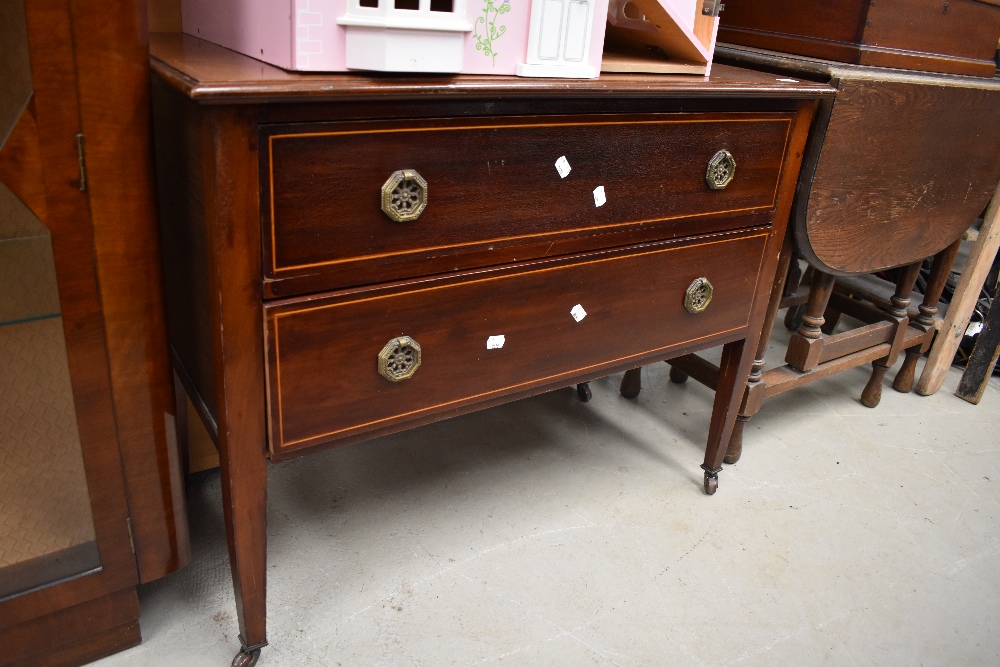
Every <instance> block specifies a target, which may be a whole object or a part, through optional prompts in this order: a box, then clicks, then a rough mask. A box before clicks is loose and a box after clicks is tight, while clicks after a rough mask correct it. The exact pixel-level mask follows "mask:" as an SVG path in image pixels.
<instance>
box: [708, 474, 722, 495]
mask: <svg viewBox="0 0 1000 667" xmlns="http://www.w3.org/2000/svg"><path fill="white" fill-rule="evenodd" d="M718 490H719V476H718V475H713V474H711V473H709V472H706V473H705V493H707V494H708V495H710V496H711V495H713V494H715V492H716V491H718Z"/></svg>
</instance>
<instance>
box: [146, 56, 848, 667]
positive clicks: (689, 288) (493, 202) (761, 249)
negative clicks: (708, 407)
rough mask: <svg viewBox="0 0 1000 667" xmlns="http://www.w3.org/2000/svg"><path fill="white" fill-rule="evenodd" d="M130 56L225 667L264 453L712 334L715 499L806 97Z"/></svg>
mask: <svg viewBox="0 0 1000 667" xmlns="http://www.w3.org/2000/svg"><path fill="white" fill-rule="evenodd" d="M152 54H153V58H154V60H153V63H154V72H155V74H156V76H155V77H154V106H155V110H156V113H155V125H156V136H157V140H156V148H157V161H158V177H159V185H160V187H159V192H160V201H161V221H162V227H163V238H164V250H165V253H166V264H167V282H168V313H169V318H168V319H169V326H170V332H171V344H172V347H173V353H174V361H175V364H176V368H177V370H178V374H179V375H180V376H181V377H182V378H183V380H184V385H185V387H186V389H187V391H188V393H189V394H190V395H191V397H192V399H193V403H194V404H195V405H196V406H197V408H198V410H199V412H200V414H201V416H202V418H203V420H204V421H205V423H206V424H207V425H208V428H209V430H210V431H211V432H212V434H213V436H214V437H215V438H216V441H217V444H218V446H219V450H220V458H221V468H222V479H223V494H224V505H223V506H224V509H225V520H226V527H227V537H228V541H229V548H230V564H231V566H232V571H233V583H234V586H235V589H236V600H237V607H238V611H239V624H240V637H241V643H242V649H241V652H240V654H238V655H237V657H236V659H235V661H234V664H250V663H252V662H253V661H255V660H256V658H257V656H258V655H259V650H260V648H261V647H262V646H264V645H265V644H266V640H265V631H264V618H265V603H264V599H265V579H266V568H265V560H266V546H265V505H266V465H267V459H268V458H269V459H270V460H271V461H282V460H286V459H291V458H293V457H296V456H299V455H302V454H306V453H309V452H313V451H316V450H318V449H321V448H326V447H331V446H335V445H342V444H346V443H350V442H356V441H360V440H365V439H369V438H372V437H375V436H378V435H382V434H387V433H391V432H394V431H399V430H402V429H406V428H411V427H414V426H417V425H420V424H424V423H427V422H431V421H434V420H438V419H443V418H446V417H450V416H453V415H457V414H461V413H463V412H468V411H470V410H474V409H480V408H484V407H488V406H491V405H495V404H498V403H502V402H505V401H510V400H513V399H516V398H520V397H524V396H529V395H532V394H536V393H539V392H543V391H546V390H549V389H552V388H556V387H560V386H566V385H567V384H572V383H575V382H579V381H586V380H589V379H592V378H595V377H600V376H602V375H607V374H609V373H613V372H616V371H620V370H624V369H626V368H629V367H631V366H634V365H636V364H637V363H643V362H644V361H648V360H652V359H658V358H659V359H662V358H663V357H664V356H670V355H672V354H674V353H675V352H676V353H680V352H685V351H690V350H694V349H700V348H706V347H711V346H714V345H719V344H724V345H725V355H724V362H723V372H722V374H723V379H722V380H721V381H720V383H719V391H718V393H717V399H716V400H717V403H718V406H719V409H718V411H717V415H718V418H717V419H714V420H713V421H712V423H711V425H710V428H709V436H708V446H707V448H706V454H705V464H704V466H703V468H704V469H705V484H706V489H707V490H708V491H709V492H713V491H714V490H715V485H716V484H717V475H718V471H719V469H720V464H721V459H722V456H723V454H724V451H723V448H722V447H721V445H722V443H724V442H726V441H727V440H728V434H729V432H730V431H731V429H732V423H733V420H734V418H735V416H736V413H735V408H736V407H737V403H738V401H739V393H738V391H736V388H737V387H742V386H743V382H744V379H745V378H746V376H747V374H748V373H749V370H750V364H751V363H752V361H753V359H752V354H750V353H749V351H750V350H753V349H755V347H756V339H757V336H758V333H759V327H760V321H761V318H762V317H763V315H764V308H765V306H766V303H767V299H766V290H767V287H768V286H769V285H770V283H771V282H772V280H773V274H774V270H775V266H776V262H777V245H776V243H780V239H781V238H782V237H783V235H784V231H785V224H786V218H787V212H788V210H789V207H790V206H791V197H792V194H793V186H794V182H795V179H796V177H797V174H798V167H799V162H800V158H801V155H802V149H803V147H804V145H805V138H806V134H807V131H808V127H809V122H810V120H811V117H812V113H813V109H814V107H815V104H816V102H815V100H816V99H817V98H819V97H822V96H823V95H825V94H828V93H829V92H830V91H829V90H828V88H827V87H825V86H824V85H821V84H812V83H805V84H803V83H784V82H780V81H776V80H775V77H773V76H769V75H763V74H757V73H751V72H744V71H740V70H737V69H733V68H727V67H724V66H723V67H719V68H717V70H716V71H715V73H714V74H713V77H712V80H710V81H705V80H702V79H691V78H658V77H651V76H631V75H618V76H605V77H602V78H601V79H599V80H596V81H594V80H587V81H560V80H544V79H512V78H502V77H449V78H437V77H409V78H393V77H388V76H385V77H369V76H362V75H338V76H300V75H294V74H289V73H286V72H284V71H281V70H278V69H275V68H272V67H269V66H267V65H264V64H262V63H260V62H257V61H254V60H251V59H249V58H246V57H243V56H240V55H238V54H235V53H233V52H231V51H227V50H225V49H222V48H219V47H217V46H214V45H212V44H208V43H206V42H202V41H199V40H197V39H194V38H191V37H186V36H184V37H178V36H162V37H160V36H154V40H153V51H152ZM721 151H728V152H729V154H730V155H731V157H734V158H735V161H736V165H737V167H736V174H735V178H734V179H733V180H732V182H731V183H729V184H728V185H727V186H726V187H725V188H724V189H721V188H720V189H714V190H713V189H712V188H710V187H709V184H708V182H707V179H709V178H711V179H718V180H717V181H714V180H713V182H716V183H717V184H718V185H721V184H723V183H724V182H726V181H727V175H731V173H730V172H729V171H727V169H728V168H729V166H731V165H728V166H727V162H726V161H725V160H726V158H725V153H722V152H721ZM560 157H566V158H567V160H568V162H569V165H570V166H571V172H570V173H569V174H568V175H567V176H566V177H565V178H561V177H560V174H559V173H558V171H557V169H556V165H555V163H556V162H557V160H558V159H559V158H560ZM713 158H715V159H716V161H717V163H718V164H717V165H716V166H717V169H715V170H714V171H712V172H711V173H708V171H707V170H708V165H709V163H710V162H711V161H712V160H713ZM397 172H398V173H397ZM421 182H424V183H425V184H426V185H423V186H421ZM383 184H387V185H385V186H384V185H383ZM601 186H603V193H604V195H605V196H606V203H602V202H601V201H600V199H599V198H598V199H595V197H599V195H597V194H595V190H598V189H599V188H600V187H601ZM386 192H388V193H389V194H388V195H386V194H385V193H386ZM393 192H395V200H393V194H392V193H393ZM425 197H426V200H425V199H424V198H425ZM380 199H381V202H380ZM394 202H395V204H400V202H401V203H402V204H401V205H400V206H398V207H396V208H393V204H394ZM422 202H425V204H426V208H425V209H422V213H420V216H419V218H418V219H410V220H403V221H398V220H394V219H392V218H391V217H390V215H389V214H388V213H387V212H386V211H389V212H393V211H394V212H395V213H394V215H395V216H396V217H406V216H407V215H408V214H411V213H412V212H413V210H414V209H420V208H421V205H422ZM380 203H381V204H382V206H381V207H380ZM699 278H706V279H707V280H708V281H710V282H711V284H713V285H714V298H712V299H711V303H710V304H709V303H708V299H707V298H706V297H707V295H706V293H705V291H704V289H705V286H704V284H703V283H701V282H699V281H698V279H699ZM689 292H690V296H686V295H687V294H688V293H689ZM699 299H700V300H699ZM686 302H687V307H686V305H685V304H686ZM704 305H707V306H708V307H707V308H705V309H704V310H703V311H702V312H698V311H699V309H700V308H701V306H704ZM578 308H579V309H578ZM580 310H582V311H584V312H585V313H586V314H585V315H583V314H582V313H581V312H580ZM501 336H502V337H503V340H502V343H501V339H500V338H499V337H501ZM418 363H419V366H418V365H417V364H418ZM411 373H412V377H410V374H411Z"/></svg>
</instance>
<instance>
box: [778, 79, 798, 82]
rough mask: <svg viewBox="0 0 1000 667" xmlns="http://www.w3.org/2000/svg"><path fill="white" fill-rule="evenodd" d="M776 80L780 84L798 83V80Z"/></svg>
mask: <svg viewBox="0 0 1000 667" xmlns="http://www.w3.org/2000/svg"><path fill="white" fill-rule="evenodd" d="M776 80H777V81H780V82H782V83H798V82H799V80H798V79H776Z"/></svg>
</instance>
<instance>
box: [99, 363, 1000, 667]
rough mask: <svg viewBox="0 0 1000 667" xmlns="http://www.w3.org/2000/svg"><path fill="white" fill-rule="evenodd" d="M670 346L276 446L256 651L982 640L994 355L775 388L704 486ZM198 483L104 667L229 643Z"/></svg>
mask: <svg viewBox="0 0 1000 667" xmlns="http://www.w3.org/2000/svg"><path fill="white" fill-rule="evenodd" d="M780 354H781V353H780V350H779V351H777V352H776V355H777V357H778V359H776V361H779V360H780ZM667 370H668V369H667V366H666V365H665V364H657V365H656V366H654V367H650V368H647V369H646V370H645V371H644V376H643V381H644V384H645V386H644V388H643V392H642V394H641V396H640V397H639V398H638V399H637V400H635V401H629V400H626V399H623V398H621V397H620V396H619V395H618V391H617V387H618V381H619V380H620V375H619V376H613V377H611V378H606V379H604V380H600V381H597V382H594V383H592V388H593V393H594V398H593V401H591V402H590V403H588V404H582V403H579V402H578V401H577V399H576V393H575V391H574V390H573V389H571V388H567V389H565V390H561V391H556V392H552V393H549V394H546V395H542V396H538V397H535V398H532V399H528V400H523V401H519V402H516V403H512V404H508V405H505V406H502V407H499V408H495V409H491V410H487V411H484V412H480V413H476V414H472V415H468V416H465V417H461V418H457V419H453V420H450V421H446V422H440V423H437V424H432V425H430V426H426V427H423V428H420V429H417V430H414V431H410V432H407V433H402V434H398V435H395V436H392V437H387V438H382V439H380V440H377V441H374V442H370V443H366V444H362V445H355V446H350V447H345V448H341V449H339V450H334V451H328V452H326V453H323V454H318V455H314V456H310V457H306V458H304V459H299V460H297V461H293V462H291V463H286V464H282V465H276V466H271V468H270V473H269V493H270V497H269V515H268V518H269V525H268V537H269V542H268V555H269V566H268V586H267V592H268V638H269V640H270V642H271V645H270V646H269V647H268V648H266V649H264V652H263V655H262V657H261V661H260V663H258V664H259V665H260V666H261V667H265V666H274V667H293V666H298V665H303V666H306V665H308V666H312V665H331V666H332V665H345V666H346V665H352V666H353V665H361V666H369V665H429V666H438V665H484V664H485V665H492V664H499V665H533V666H537V665H560V666H562V665H565V666H571V667H578V666H581V665H805V664H808V665H819V664H832V665H854V664H857V665H997V664H1000V632H998V628H1000V521H998V519H1000V410H998V407H1000V382H998V381H997V379H996V378H994V379H993V380H991V385H990V387H989V388H988V390H987V394H986V396H985V397H984V398H983V401H982V403H981V404H980V405H979V406H978V407H977V406H972V405H970V404H968V403H965V402H964V401H961V400H959V399H958V398H956V397H955V396H954V395H953V392H954V390H955V387H956V386H957V384H958V379H959V377H960V373H959V371H958V370H956V369H952V371H951V374H950V376H949V378H948V381H947V382H946V384H945V387H944V388H943V389H942V390H941V391H940V392H939V393H938V394H936V395H935V396H933V397H930V398H923V397H919V396H917V395H915V394H910V395H902V394H897V393H896V392H894V391H892V389H891V388H890V387H889V383H891V381H892V377H893V375H894V370H893V371H890V373H889V376H888V377H887V380H886V386H885V391H884V393H883V400H882V404H881V405H880V406H879V407H878V408H876V409H875V410H869V409H867V408H864V407H863V406H861V405H860V403H858V401H857V398H858V396H859V395H860V393H861V389H862V388H863V387H864V384H865V382H866V381H867V377H868V370H867V368H866V369H856V370H853V371H848V372H845V373H842V374H840V375H839V376H835V377H833V378H830V379H827V380H824V381H822V382H820V383H817V384H814V385H812V386H811V387H808V388H805V389H801V390H797V391H794V392H791V393H789V394H785V395H783V396H780V397H776V398H774V399H771V400H770V401H769V402H767V403H765V405H764V408H763V410H762V411H761V413H760V414H759V415H758V416H757V417H756V418H754V420H753V421H751V422H750V425H749V427H748V429H747V435H746V446H745V449H744V455H743V460H742V461H740V462H739V463H738V464H737V465H735V466H727V467H726V469H725V472H724V473H723V474H722V475H721V476H720V486H719V492H718V493H717V494H716V495H715V496H713V497H708V496H705V495H704V494H703V493H702V490H701V471H700V470H699V467H698V466H699V464H700V463H701V461H702V456H703V448H704V437H705V434H706V429H707V424H708V415H709V411H710V404H711V397H712V394H711V392H709V391H708V390H706V389H705V388H704V387H701V386H699V385H697V384H696V383H694V382H693V381H689V382H688V383H687V384H685V385H672V384H670V383H669V381H668V379H667ZM918 372H919V369H918ZM219 493H220V492H219V479H218V475H217V474H208V475H203V476H202V477H200V478H198V479H197V480H196V482H195V484H194V485H193V486H192V488H191V490H190V494H191V497H190V507H191V515H192V539H193V543H194V558H193V562H192V563H191V565H190V566H188V567H187V568H186V569H184V570H182V571H181V572H179V573H177V574H175V575H173V576H172V577H169V578H168V579H166V580H164V581H160V582H156V583H153V584H151V585H147V586H145V587H143V588H142V589H141V591H140V594H141V600H142V634H143V639H144V641H143V644H142V645H141V646H139V647H137V648H134V649H131V650H129V651H126V652H124V653H121V654H118V655H117V656H113V657H111V658H108V659H106V660H104V661H101V662H99V663H97V664H99V665H100V666H101V667H118V666H122V667H125V666H127V667H136V666H140V665H155V666H161V665H178V666H184V667H196V666H200V665H215V666H222V665H228V664H229V661H230V660H231V659H232V657H233V654H234V653H235V651H236V649H237V648H238V642H237V639H236V635H237V625H236V617H235V611H234V603H233V594H232V590H231V584H230V577H229V565H228V559H227V554H226V545H225V531H224V529H223V525H222V511H221V506H220V500H219Z"/></svg>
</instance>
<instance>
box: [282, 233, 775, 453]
mask: <svg viewBox="0 0 1000 667" xmlns="http://www.w3.org/2000/svg"><path fill="white" fill-rule="evenodd" d="M766 238H767V230H762V229H756V230H750V231H747V232H740V233H729V234H719V235H709V236H707V237H702V238H700V239H694V240H689V241H686V242H673V243H660V244H649V245H645V246H633V247H630V248H624V249H619V250H616V251H605V252H595V253H586V254H581V255H576V256H572V257H568V258H562V259H559V260H546V261H539V262H533V263H526V264H522V265H515V266H508V267H499V268H496V269H492V270H483V271H477V272H469V273H468V274H465V275H459V276H451V277H447V276H445V277H441V278H435V279H428V280H424V281H415V282H410V283H400V284H396V285H394V286H389V287H378V288H372V289H367V290H355V291H352V292H350V293H342V294H338V295H329V296H323V297H319V298H303V299H296V300H289V301H287V302H284V303H276V304H272V305H268V306H265V319H266V327H267V337H266V346H267V355H268V364H267V372H268V387H269V393H268V410H269V415H270V446H271V451H272V457H274V458H276V459H280V458H287V457H288V456H290V455H292V453H294V452H296V451H297V450H300V449H305V448H309V447H312V446H316V445H320V444H324V443H329V442H331V441H335V440H343V439H349V440H358V439H362V438H363V437H366V436H372V435H379V434H383V433H387V432H391V431H394V430H398V429H401V428H405V427H406V426H407V425H412V423H414V422H426V421H430V420H432V419H433V418H434V415H438V416H441V417H443V416H451V415H453V414H458V413H460V412H466V411H468V410H471V409H472V406H474V405H475V404H476V403H488V402H493V403H496V402H500V400H502V397H504V396H514V397H516V396H524V395H528V394H530V393H534V391H532V390H535V391H541V390H543V389H545V388H546V387H551V386H553V385H556V386H558V384H559V383H563V384H568V383H569V382H571V381H575V380H578V379H584V378H592V377H598V376H600V375H602V374H607V373H610V372H615V371H617V370H622V369H624V368H626V367H629V366H631V365H637V364H639V363H643V362H648V361H650V360H653V359H657V358H659V359H665V358H667V357H669V356H671V355H670V352H671V348H676V349H680V348H682V347H683V348H684V349H685V351H691V349H693V348H697V347H710V346H712V345H714V344H718V343H719V342H720V341H722V340H724V339H730V340H731V339H735V338H738V337H740V334H741V329H742V328H744V327H746V325H747V318H748V313H749V310H750V305H751V302H752V300H753V295H754V293H755V288H756V282H757V278H758V274H759V269H760V264H761V260H762V256H763V251H764V246H765V241H766ZM701 277H704V278H707V279H708V281H709V282H710V283H711V284H712V286H713V296H712V299H711V301H710V303H709V304H708V307H707V308H705V309H704V310H703V311H702V312H698V313H696V314H692V313H691V312H689V311H688V310H687V309H686V307H685V294H686V291H687V289H688V287H689V285H691V284H692V282H693V281H695V280H696V279H698V278H701ZM584 313H585V314H584ZM581 315H583V316H582V317H581ZM404 336H408V337H410V338H411V339H412V340H413V341H416V344H417V345H419V347H420V352H419V356H420V361H419V366H417V367H416V370H415V372H414V373H413V375H412V376H411V377H409V378H407V379H403V380H398V381H390V380H389V379H387V378H386V377H383V375H381V374H380V354H383V353H384V355H383V356H384V357H385V362H384V363H385V364H386V365H388V366H389V367H390V369H395V370H397V371H403V370H405V369H406V366H407V364H408V363H410V361H411V360H412V359H413V358H414V356H415V353H414V350H413V349H412V347H411V349H410V350H402V351H400V350H398V349H396V347H397V346H390V345H389V344H390V343H391V342H392V341H395V340H397V339H399V338H400V337H404ZM500 337H502V338H500ZM727 337H728V338H727ZM385 348H389V349H385ZM444 413H447V414H444Z"/></svg>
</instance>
